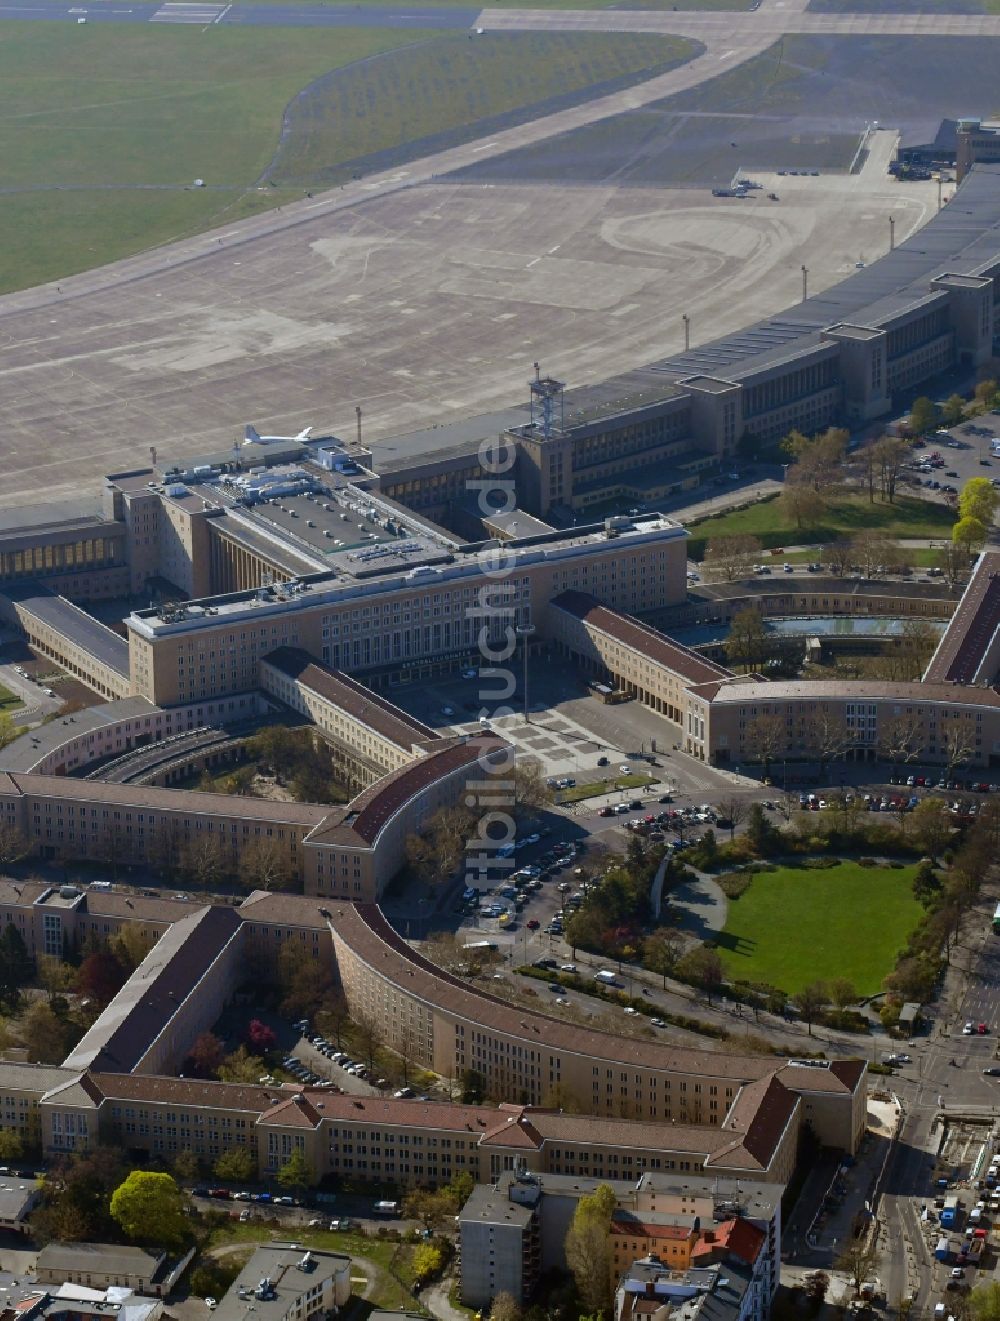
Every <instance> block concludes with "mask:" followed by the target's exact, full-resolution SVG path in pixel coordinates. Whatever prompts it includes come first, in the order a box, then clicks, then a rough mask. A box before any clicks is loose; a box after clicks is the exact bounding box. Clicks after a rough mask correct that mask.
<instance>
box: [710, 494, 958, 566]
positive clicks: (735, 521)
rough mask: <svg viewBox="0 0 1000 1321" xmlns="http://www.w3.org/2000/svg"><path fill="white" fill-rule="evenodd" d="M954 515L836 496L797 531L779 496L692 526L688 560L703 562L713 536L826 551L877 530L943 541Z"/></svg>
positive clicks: (910, 501)
mask: <svg viewBox="0 0 1000 1321" xmlns="http://www.w3.org/2000/svg"><path fill="white" fill-rule="evenodd" d="M954 521H955V515H954V513H953V512H952V511H951V510H949V509H947V508H945V506H944V505H941V504H937V503H936V502H935V501H932V500H918V499H916V498H915V497H913V496H898V497H897V499H896V501H895V502H894V503H893V504H891V505H889V504H882V503H880V502H878V501H876V502H875V504H872V503H871V502H870V501H869V499H868V497H867V496H865V495H853V494H851V495H842V496H835V497H833V498H832V499H830V500H828V501H827V504H826V508H825V510H824V512H823V513H822V514H821V515H820V517H819V519H818V520H817V521H816V522H815V523H811V524H809V525H807V526H805V527H800V528H799V527H796V526H795V523H794V520H793V519H791V518H789V517H788V516H787V515H786V514H785V512H784V511H783V509H782V506H781V503H780V497H778V496H772V497H771V498H770V499H767V500H760V501H757V503H755V504H752V505H749V506H748V507H747V508H746V509H734V510H732V511H731V512H730V513H728V514H717V515H715V516H713V517H712V518H706V519H703V520H702V521H701V522H699V523H693V524H691V526H690V532H691V536H690V539H689V541H688V556H689V557H690V558H691V559H694V560H700V559H702V558H704V554H705V546H706V545H707V543H708V542H709V541H711V539H712V538H713V537H722V536H731V535H735V534H737V533H750V534H751V535H752V536H755V537H759V538H760V541H761V544H762V545H763V546H765V547H769V548H774V547H779V546H784V545H788V546H821V545H824V544H825V543H826V542H830V541H836V540H837V539H838V538H839V537H850V536H853V535H854V533H856V532H862V531H865V530H867V529H875V530H876V531H878V532H882V533H884V534H885V536H887V537H928V538H930V537H940V538H942V539H946V538H948V537H950V535H951V528H952V525H953V524H954Z"/></svg>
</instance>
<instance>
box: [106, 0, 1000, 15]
mask: <svg viewBox="0 0 1000 1321" xmlns="http://www.w3.org/2000/svg"><path fill="white" fill-rule="evenodd" d="M100 2H101V3H105V4H114V3H117V0H100ZM997 2H998V3H1000V0H997ZM308 3H310V4H317V5H320V6H326V5H330V6H332V7H334V8H340V7H342V6H343V4H344V0H308ZM354 3H355V4H356V5H357V7H359V8H362V9H381V8H385V7H387V6H389V5H395V4H396V3H397V0H354ZM754 3H755V0H677V3H676V4H675V3H674V0H630V3H629V5H628V8H629V9H677V10H685V11H687V10H730V11H732V10H740V11H744V12H745V11H747V10H749V9H752V8H753V6H754ZM244 5H268V6H269V7H270V6H272V5H294V6H295V8H296V9H302V8H304V5H303V0H238V4H237V6H236V7H237V9H241V8H242V7H243V6H244ZM612 5H614V7H615V8H621V0H491V3H490V4H489V5H487V6H485V7H486V8H488V9H608V8H610V7H611V6H612ZM416 8H418V9H471V10H474V11H475V12H477V13H478V12H479V9H480V6H479V5H477V4H476V3H474V2H473V3H470V0H420V3H419V4H418V5H417V6H416Z"/></svg>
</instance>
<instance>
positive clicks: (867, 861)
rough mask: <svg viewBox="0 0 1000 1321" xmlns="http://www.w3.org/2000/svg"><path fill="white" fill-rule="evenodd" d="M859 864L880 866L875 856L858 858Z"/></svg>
mask: <svg viewBox="0 0 1000 1321" xmlns="http://www.w3.org/2000/svg"><path fill="white" fill-rule="evenodd" d="M858 866H859V867H877V866H878V863H877V862H876V861H875V859H874V858H859V859H858Z"/></svg>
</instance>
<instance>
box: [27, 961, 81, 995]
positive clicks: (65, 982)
mask: <svg viewBox="0 0 1000 1321" xmlns="http://www.w3.org/2000/svg"><path fill="white" fill-rule="evenodd" d="M35 963H36V971H37V974H38V980H39V981H40V982H41V984H42V985H43V986H44V987H45V989H46V991H47V992H48V995H49V1003H50V1004H51V1003H52V1001H53V999H54V998H55V997H56V996H59V995H62V996H64V995H65V994H66V992H67V991H69V990H70V989H71V987H72V986H73V983H74V982H75V980H76V969H75V968H74V967H73V965H72V964H70V963H64V962H63V961H62V959H57V958H56V956H55V955H54V954H39V956H38V958H37V959H36V960H35Z"/></svg>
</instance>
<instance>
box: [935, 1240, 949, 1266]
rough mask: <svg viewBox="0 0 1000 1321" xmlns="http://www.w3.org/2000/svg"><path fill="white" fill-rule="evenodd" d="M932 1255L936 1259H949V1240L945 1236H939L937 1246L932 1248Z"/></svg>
mask: <svg viewBox="0 0 1000 1321" xmlns="http://www.w3.org/2000/svg"><path fill="white" fill-rule="evenodd" d="M934 1256H935V1258H936V1259H937V1260H938V1261H951V1241H950V1240H949V1239H946V1238H939V1239H938V1241H937V1247H936V1248H935V1249H934Z"/></svg>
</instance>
